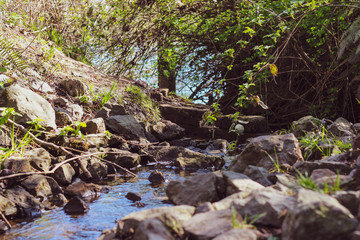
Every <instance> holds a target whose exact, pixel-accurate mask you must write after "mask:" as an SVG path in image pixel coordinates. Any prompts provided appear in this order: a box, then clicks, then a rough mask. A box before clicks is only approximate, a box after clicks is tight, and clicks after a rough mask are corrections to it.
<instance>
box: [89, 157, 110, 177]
mask: <svg viewBox="0 0 360 240" xmlns="http://www.w3.org/2000/svg"><path fill="white" fill-rule="evenodd" d="M87 169H88V170H89V172H90V173H91V176H92V177H93V180H95V181H99V180H102V179H105V178H106V177H107V165H105V164H104V163H102V162H100V161H99V160H97V159H92V160H91V161H90V163H89V165H88V167H87Z"/></svg>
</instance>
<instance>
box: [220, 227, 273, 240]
mask: <svg viewBox="0 0 360 240" xmlns="http://www.w3.org/2000/svg"><path fill="white" fill-rule="evenodd" d="M257 235H258V232H257V231H256V230H253V229H247V228H239V229H233V230H230V231H228V232H225V233H223V234H221V235H219V236H217V237H216V238H214V239H213V240H240V239H241V240H256V239H258V237H257ZM268 239H269V238H268Z"/></svg>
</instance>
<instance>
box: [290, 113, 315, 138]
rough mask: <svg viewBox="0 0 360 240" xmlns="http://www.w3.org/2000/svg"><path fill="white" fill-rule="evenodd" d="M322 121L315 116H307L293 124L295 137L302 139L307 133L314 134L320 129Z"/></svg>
mask: <svg viewBox="0 0 360 240" xmlns="http://www.w3.org/2000/svg"><path fill="white" fill-rule="evenodd" d="M320 123H321V121H320V119H317V118H315V117H313V116H305V117H302V118H300V119H299V120H297V121H294V122H292V126H293V127H292V130H293V131H294V134H295V136H297V137H301V136H303V135H304V133H305V132H313V131H317V130H319V129H320Z"/></svg>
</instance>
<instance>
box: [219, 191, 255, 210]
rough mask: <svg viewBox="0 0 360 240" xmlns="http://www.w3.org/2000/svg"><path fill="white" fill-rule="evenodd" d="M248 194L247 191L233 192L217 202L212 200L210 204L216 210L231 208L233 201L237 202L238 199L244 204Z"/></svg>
mask: <svg viewBox="0 0 360 240" xmlns="http://www.w3.org/2000/svg"><path fill="white" fill-rule="evenodd" d="M249 196H250V193H249V192H238V193H234V194H232V195H230V196H227V197H226V198H224V199H222V200H220V201H218V202H214V203H213V204H212V205H213V207H214V209H216V210H224V209H231V207H232V205H233V202H234V201H235V200H236V201H237V202H239V201H243V202H244V204H246V203H247V201H248V200H247V199H246V198H247V197H249Z"/></svg>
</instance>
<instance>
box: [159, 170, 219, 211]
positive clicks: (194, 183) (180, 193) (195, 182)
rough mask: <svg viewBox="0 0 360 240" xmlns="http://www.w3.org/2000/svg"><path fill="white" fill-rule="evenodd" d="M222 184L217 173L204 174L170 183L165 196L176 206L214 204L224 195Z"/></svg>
mask: <svg viewBox="0 0 360 240" xmlns="http://www.w3.org/2000/svg"><path fill="white" fill-rule="evenodd" d="M224 190H225V189H224V183H223V179H222V177H221V176H220V175H219V173H205V174H197V175H194V176H190V177H186V178H185V179H183V180H180V181H171V182H170V183H169V185H168V186H167V187H166V195H167V196H168V198H169V200H170V201H171V202H173V203H174V204H176V205H181V204H187V205H191V206H199V205H200V204H202V203H204V202H216V201H218V200H220V199H221V198H222V197H223V195H224V194H225V193H224Z"/></svg>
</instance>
